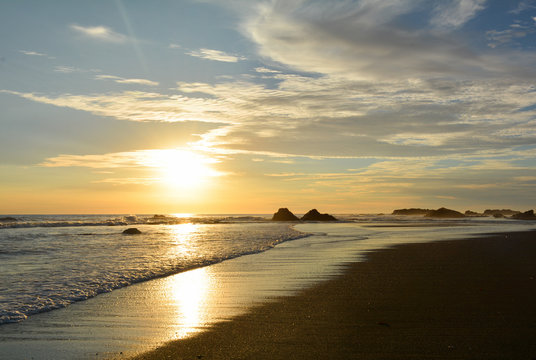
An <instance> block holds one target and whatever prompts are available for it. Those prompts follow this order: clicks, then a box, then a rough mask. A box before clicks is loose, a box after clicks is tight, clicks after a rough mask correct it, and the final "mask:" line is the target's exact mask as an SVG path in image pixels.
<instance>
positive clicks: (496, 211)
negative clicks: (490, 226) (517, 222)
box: [484, 209, 521, 217]
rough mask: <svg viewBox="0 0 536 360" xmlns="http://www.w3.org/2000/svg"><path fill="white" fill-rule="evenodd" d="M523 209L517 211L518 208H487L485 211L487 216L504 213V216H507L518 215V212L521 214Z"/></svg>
mask: <svg viewBox="0 0 536 360" xmlns="http://www.w3.org/2000/svg"><path fill="white" fill-rule="evenodd" d="M520 213H521V211H516V210H510V209H501V210H499V209H486V210H485V211H484V215H486V216H495V215H502V217H505V216H512V215H516V214H520ZM497 217H500V216H497Z"/></svg>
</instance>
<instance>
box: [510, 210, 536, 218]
mask: <svg viewBox="0 0 536 360" xmlns="http://www.w3.org/2000/svg"><path fill="white" fill-rule="evenodd" d="M512 219H516V220H536V215H534V210H529V211H525V212H524V213H519V214H514V215H512Z"/></svg>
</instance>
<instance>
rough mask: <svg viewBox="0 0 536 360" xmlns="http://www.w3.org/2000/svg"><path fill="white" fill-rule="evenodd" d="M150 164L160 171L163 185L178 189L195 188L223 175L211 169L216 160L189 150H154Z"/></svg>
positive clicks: (149, 160)
mask: <svg viewBox="0 0 536 360" xmlns="http://www.w3.org/2000/svg"><path fill="white" fill-rule="evenodd" d="M148 162H149V164H148V165H149V166H151V167H154V168H156V169H158V172H159V175H160V178H161V180H162V182H163V183H165V184H168V185H170V186H173V187H178V188H187V189H191V188H195V187H197V186H199V185H201V184H203V183H205V182H207V181H208V180H209V179H210V178H211V177H215V176H219V175H221V174H220V173H219V172H217V171H216V170H214V169H212V168H211V167H210V164H213V163H216V162H217V161H216V160H215V159H211V158H208V157H205V156H202V155H200V154H197V153H194V152H191V151H188V150H178V149H173V150H154V151H152V152H151V154H150V158H149V159H148Z"/></svg>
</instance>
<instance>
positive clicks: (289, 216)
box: [272, 208, 300, 221]
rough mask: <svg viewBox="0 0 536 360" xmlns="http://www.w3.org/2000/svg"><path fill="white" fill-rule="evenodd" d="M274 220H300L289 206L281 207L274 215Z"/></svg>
mask: <svg viewBox="0 0 536 360" xmlns="http://www.w3.org/2000/svg"><path fill="white" fill-rule="evenodd" d="M272 221H300V219H298V217H297V216H296V215H294V214H293V213H291V212H290V210H289V209H287V208H280V209H279V210H277V212H276V213H275V214H274V216H272Z"/></svg>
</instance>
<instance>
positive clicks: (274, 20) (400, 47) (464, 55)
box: [242, 0, 504, 80]
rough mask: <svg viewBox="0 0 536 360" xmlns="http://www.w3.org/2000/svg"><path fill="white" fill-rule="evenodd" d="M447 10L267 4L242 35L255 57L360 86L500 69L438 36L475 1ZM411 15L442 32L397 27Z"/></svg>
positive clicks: (406, 4) (401, 4)
mask: <svg viewBox="0 0 536 360" xmlns="http://www.w3.org/2000/svg"><path fill="white" fill-rule="evenodd" d="M433 4H435V2H434V3H433ZM441 4H444V2H441ZM447 4H448V5H442V7H439V8H432V2H426V1H410V0H397V1H395V0H391V1H381V2H380V1H372V0H367V1H359V2H357V3H356V2H353V1H345V0H340V1H336V2H334V3H332V2H321V1H314V0H285V1H283V0H274V1H271V2H264V3H262V4H261V5H259V6H258V10H257V11H256V12H254V13H251V14H250V15H248V16H247V17H246V18H245V20H244V23H243V26H242V31H243V32H244V34H245V35H246V36H248V37H249V38H251V39H252V40H253V41H254V42H255V43H256V44H257V46H258V49H259V53H260V55H261V56H263V57H266V58H268V59H270V60H274V61H277V62H279V63H281V64H283V65H285V66H288V67H291V68H293V69H297V70H300V71H306V72H314V73H320V74H324V75H331V76H342V77H344V78H348V77H351V78H354V79H362V80H377V79H378V78H382V79H392V78H405V79H407V78H423V77H458V78H475V77H487V76H489V75H490V74H492V73H496V72H501V71H504V68H503V67H502V66H503V65H504V62H503V61H502V60H503V59H499V58H498V56H497V55H495V57H492V56H491V55H487V54H478V53H477V52H475V50H474V47H473V46H472V45H471V44H470V43H469V41H467V42H464V41H463V40H460V39H461V38H460V37H459V36H456V37H455V36H454V35H452V34H450V33H449V32H448V31H445V30H446V28H448V29H451V28H453V27H454V26H458V27H460V26H461V25H463V23H464V21H468V20H469V19H470V18H471V17H472V16H476V14H477V13H478V10H480V9H481V8H482V7H483V2H482V1H462V0H460V1H449V2H448V3H447ZM434 9H435V10H434ZM426 10H427V11H428V12H426ZM415 11H420V12H422V14H421V13H419V16H428V20H429V21H433V22H435V23H436V26H437V27H438V28H442V31H431V29H430V27H429V26H428V25H426V26H425V25H423V26H421V27H420V28H419V27H415V26H414V25H413V24H404V21H405V22H408V20H407V19H406V18H405V16H406V15H408V14H410V13H412V12H415ZM462 13H463V16H462V15H461V14H462ZM425 21H426V18H425ZM423 23H425V22H423ZM448 24H450V25H448ZM447 25H448V26H447Z"/></svg>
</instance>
